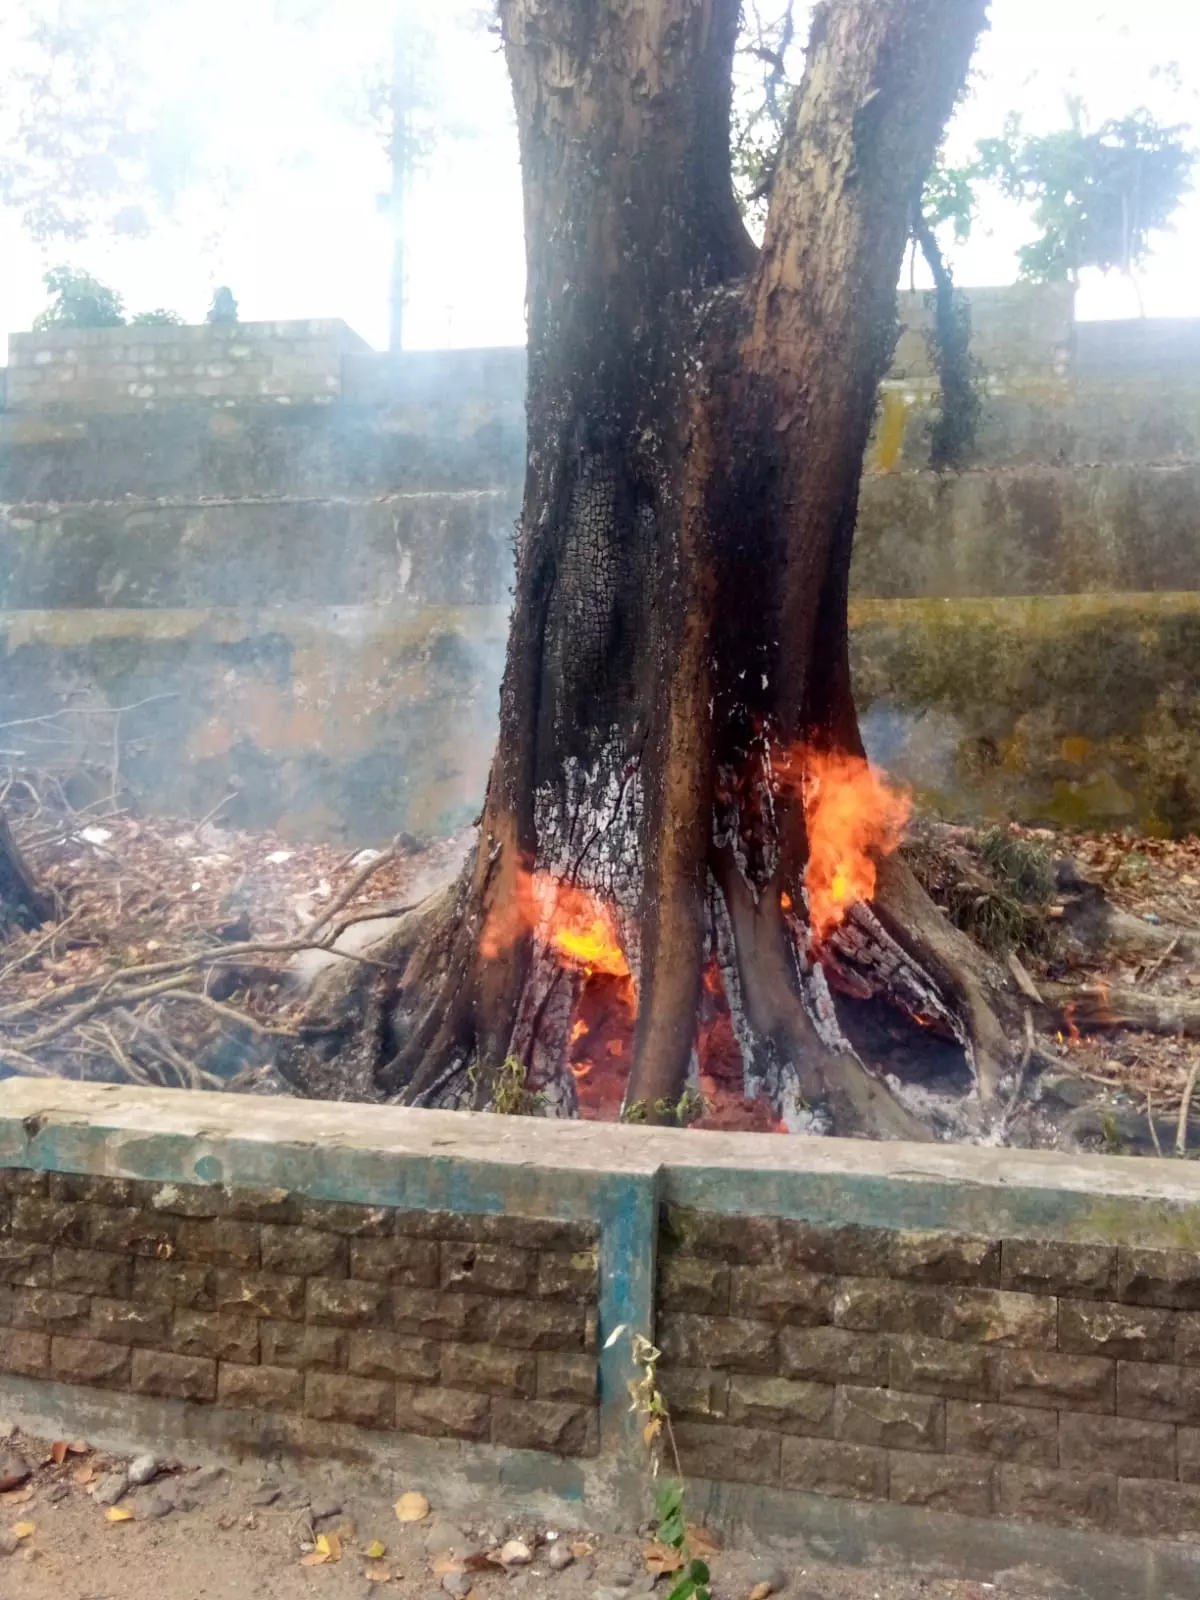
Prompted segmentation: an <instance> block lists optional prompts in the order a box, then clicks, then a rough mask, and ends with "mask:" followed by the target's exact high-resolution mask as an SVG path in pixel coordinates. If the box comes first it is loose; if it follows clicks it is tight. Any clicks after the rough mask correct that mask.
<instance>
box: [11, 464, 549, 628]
mask: <svg viewBox="0 0 1200 1600" xmlns="http://www.w3.org/2000/svg"><path fill="white" fill-rule="evenodd" d="M519 513H520V504H519V500H518V497H517V496H516V494H515V493H514V492H513V490H512V489H458V490H454V491H453V492H450V491H441V490H436V489H435V490H413V491H409V492H402V493H398V494H389V495H382V496H380V497H379V498H377V499H374V500H368V499H351V498H349V497H346V498H331V497H326V496H319V495H316V496H301V495H280V496H278V497H276V498H258V497H241V498H230V499H213V498H209V499H203V500H192V501H187V500H171V501H168V500H159V501H154V502H146V501H141V500H121V501H115V502H110V503H108V504H106V505H98V506H86V507H84V506H79V505H74V506H66V507H64V506H61V505H59V504H57V503H55V502H51V503H49V504H47V503H45V502H43V503H39V504H26V505H21V506H12V507H8V508H0V609H3V610H8V611H16V610H25V609H30V610H38V611H53V610H69V609H72V608H75V607H82V608H89V607H96V606H97V605H103V606H112V607H122V608H124V607H130V606H141V607H147V608H161V609H164V610H178V609H184V608H196V609H204V608H207V607H210V606H241V607H251V606H256V607H268V606H304V605H310V606H314V605H315V606H378V607H384V606H391V605H396V604H398V603H407V604H409V605H421V606H432V607H436V606H446V605H475V606H495V605H503V604H505V603H506V602H507V598H508V591H509V587H510V582H511V577H512V554H511V547H512V533H513V529H514V527H515V525H516V521H517V517H518V515H519Z"/></svg>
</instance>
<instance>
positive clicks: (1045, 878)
mask: <svg viewBox="0 0 1200 1600" xmlns="http://www.w3.org/2000/svg"><path fill="white" fill-rule="evenodd" d="M979 854H980V855H981V856H982V858H983V863H984V865H985V866H986V867H987V868H988V869H989V870H990V871H991V872H993V873H994V874H995V876H996V877H997V878H1001V879H1003V881H1004V883H1005V884H1006V885H1007V886H1008V887H1009V888H1010V889H1011V890H1012V892H1013V894H1015V895H1016V896H1017V897H1018V899H1020V900H1024V901H1025V902H1026V903H1027V904H1030V905H1045V904H1046V902H1047V901H1048V900H1049V899H1050V898H1051V896H1052V895H1053V894H1054V859H1053V857H1052V855H1051V853H1050V851H1049V850H1048V849H1047V848H1046V846H1045V845H1044V844H1037V843H1035V842H1034V841H1033V840H1031V839H1022V838H1021V837H1020V836H1019V835H1018V834H1015V833H1010V832H1009V831H1008V829H1007V828H991V829H989V831H988V832H987V833H985V834H984V836H983V838H982V839H981V841H980V845H979Z"/></svg>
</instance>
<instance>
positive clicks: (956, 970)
mask: <svg viewBox="0 0 1200 1600" xmlns="http://www.w3.org/2000/svg"><path fill="white" fill-rule="evenodd" d="M872 910H873V912H874V913H875V915H876V916H877V917H878V919H879V921H880V923H881V924H882V925H883V927H884V928H885V929H886V930H887V932H888V933H889V934H890V935H891V937H892V938H893V939H894V940H895V941H896V943H897V944H898V945H899V946H900V947H901V949H903V950H904V951H905V952H906V953H907V954H908V955H909V956H910V957H911V959H912V960H913V962H914V963H915V964H916V966H917V967H918V969H919V970H921V971H923V972H925V973H928V975H929V977H930V978H931V979H932V980H933V984H934V987H935V990H936V992H937V994H939V995H940V996H941V998H942V1000H943V1002H944V1003H945V1004H947V1005H949V1006H950V1007H951V1008H952V1010H953V1011H954V1013H955V1015H956V1017H957V1020H958V1022H959V1024H960V1027H961V1029H962V1033H961V1035H960V1037H961V1038H962V1040H963V1043H964V1045H966V1046H967V1048H968V1054H969V1056H970V1060H971V1066H972V1070H973V1071H974V1074H975V1081H976V1083H977V1085H978V1088H979V1094H980V1098H981V1099H982V1100H983V1101H984V1102H989V1101H991V1100H993V1099H995V1097H996V1094H997V1092H998V1090H999V1087H1000V1084H1001V1082H1002V1080H1003V1079H1004V1077H1005V1076H1006V1074H1007V1073H1008V1072H1009V1071H1010V1070H1011V1069H1012V1067H1013V1066H1014V1065H1015V1062H1016V1059H1017V1055H1018V1053H1019V1048H1020V1046H1019V1043H1018V1044H1017V1045H1016V1046H1015V1047H1014V1043H1013V1041H1014V1040H1017V1041H1019V1039H1020V1032H1019V1027H1020V1023H1019V1018H1020V1007H1019V1005H1018V1004H1017V1003H1016V1001H1015V999H1014V996H1013V993H1012V982H1011V980H1010V978H1009V977H1008V975H1007V974H1006V973H1005V972H1004V971H1003V970H1002V969H1001V968H1000V967H999V966H998V965H997V964H996V963H994V962H993V961H991V959H990V958H989V957H988V956H987V955H986V954H985V953H984V952H983V951H982V950H981V949H980V948H979V946H978V945H976V944H974V943H972V941H971V940H970V939H968V938H967V936H966V935H965V934H963V933H960V932H959V930H958V929H957V928H955V927H954V926H953V924H952V923H951V922H950V921H949V920H948V919H947V918H946V916H945V915H944V914H943V912H941V911H940V910H939V909H938V907H937V906H936V905H934V903H933V901H932V900H931V899H930V898H929V896H928V895H927V894H926V893H925V891H924V889H922V887H921V885H920V884H919V883H918V882H917V880H916V877H915V876H914V875H913V872H912V869H911V868H910V867H909V866H908V865H907V863H906V862H905V861H904V860H903V859H902V858H901V857H900V856H898V855H894V856H889V857H887V858H886V859H885V860H883V861H881V862H880V863H879V874H878V878H877V881H876V885H875V898H874V901H873V902H872ZM1006 1024H1007V1025H1006Z"/></svg>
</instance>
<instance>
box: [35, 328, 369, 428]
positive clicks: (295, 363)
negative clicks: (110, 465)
mask: <svg viewBox="0 0 1200 1600" xmlns="http://www.w3.org/2000/svg"><path fill="white" fill-rule="evenodd" d="M8 348H9V357H8V360H9V365H8V392H7V401H6V403H7V405H8V406H9V408H10V409H12V410H14V411H41V410H46V409H48V408H49V409H57V408H62V407H67V408H72V409H76V408H78V409H84V410H101V411H111V410H128V409H138V410H153V409H154V408H155V407H156V406H158V405H159V404H161V403H162V402H163V401H168V402H178V401H190V402H192V403H193V404H196V403H197V402H199V403H201V404H208V405H214V404H228V403H230V402H237V401H247V400H265V401H268V402H274V403H278V404H282V405H290V404H292V403H293V402H294V401H300V402H308V403H310V404H312V403H328V402H329V401H330V400H333V399H336V398H337V397H338V396H339V395H340V394H341V392H342V361H343V357H344V356H346V355H352V354H358V353H362V352H366V351H368V350H369V346H368V345H367V343H366V341H365V340H363V339H361V338H359V336H358V334H356V333H355V332H354V331H353V329H351V328H350V327H349V326H348V325H347V324H346V323H344V322H341V321H338V320H336V319H331V320H325V321H322V320H319V319H315V320H313V319H310V320H307V321H298V322H243V323H237V324H232V325H229V326H224V325H219V326H213V327H210V326H208V325H203V326H200V327H166V326H163V327H160V326H157V325H150V326H132V327H127V328H64V329H47V330H46V331H45V332H43V333H14V334H12V335H10V337H9V345H8Z"/></svg>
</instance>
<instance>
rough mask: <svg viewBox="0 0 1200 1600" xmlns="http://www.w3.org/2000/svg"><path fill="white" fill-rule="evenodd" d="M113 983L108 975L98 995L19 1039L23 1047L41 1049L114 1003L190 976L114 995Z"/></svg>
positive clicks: (149, 994) (167, 989) (164, 990)
mask: <svg viewBox="0 0 1200 1600" xmlns="http://www.w3.org/2000/svg"><path fill="white" fill-rule="evenodd" d="M112 982H113V980H112V979H111V978H110V979H109V981H108V986H106V988H105V989H104V990H102V991H101V993H100V994H98V995H95V996H93V998H92V999H91V1000H87V1001H85V1002H84V1004H83V1005H81V1006H75V1007H74V1008H73V1009H72V1010H70V1011H68V1012H67V1014H66V1016H65V1017H59V1019H58V1021H57V1022H51V1023H49V1024H48V1025H47V1026H46V1027H44V1028H42V1029H40V1030H39V1031H38V1032H37V1033H33V1034H30V1035H29V1037H28V1038H26V1039H22V1040H21V1044H22V1046H23V1048H24V1049H26V1050H37V1049H40V1048H41V1046H42V1045H44V1044H49V1043H50V1041H51V1039H57V1038H58V1037H59V1035H60V1034H64V1033H67V1032H69V1031H70V1030H71V1029H72V1028H77V1027H78V1026H79V1024H80V1023H81V1022H87V1021H89V1020H90V1018H92V1017H94V1016H97V1015H99V1013H100V1012H102V1011H111V1010H113V1009H114V1008H115V1007H117V1006H127V1005H129V1004H130V1003H131V1002H132V1001H135V1000H150V999H152V998H153V997H154V996H155V995H160V994H169V993H171V992H172V991H173V990H175V989H178V988H179V987H180V986H181V985H182V984H185V983H190V982H191V979H190V978H187V977H185V976H183V975H178V976H176V977H173V978H165V979H163V981H162V982H161V983H147V984H144V985H142V987H141V988H137V989H122V990H120V991H119V992H118V993H116V994H112V993H109V992H108V987H109V986H111V984H112ZM13 1009H14V1008H13V1007H11V1006H10V1007H9V1012H10V1014H11V1012H12V1011H13ZM17 1009H21V1008H17ZM25 1009H28V1010H32V1009H33V1007H32V1006H30V1007H27V1008H25Z"/></svg>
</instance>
